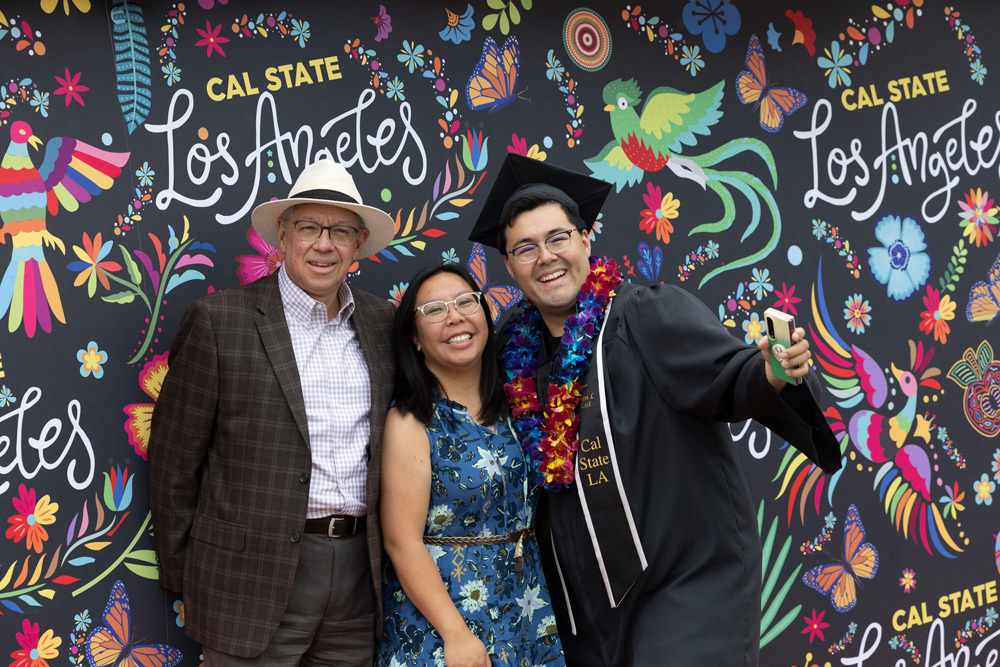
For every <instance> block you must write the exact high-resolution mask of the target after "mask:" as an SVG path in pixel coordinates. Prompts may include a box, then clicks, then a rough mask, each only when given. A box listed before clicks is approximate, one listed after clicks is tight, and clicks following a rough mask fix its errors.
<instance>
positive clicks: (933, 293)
mask: <svg viewBox="0 0 1000 667" xmlns="http://www.w3.org/2000/svg"><path fill="white" fill-rule="evenodd" d="M923 301H924V306H925V307H926V308H927V310H925V311H924V312H922V313H920V330H921V331H923V332H924V333H925V334H931V333H933V334H934V340H936V341H937V342H939V343H942V344H944V343H947V342H948V334H949V333H950V332H951V327H949V326H948V322H950V321H951V320H953V319H955V307H956V305H957V304H956V303H955V302H954V301H952V300H951V296H949V295H947V294H945V295H944V296H941V292H940V291H938V290H936V289H934V288H933V287H931V286H930V285H928V286H927V294H925V295H924V296H923Z"/></svg>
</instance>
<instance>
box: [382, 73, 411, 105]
mask: <svg viewBox="0 0 1000 667" xmlns="http://www.w3.org/2000/svg"><path fill="white" fill-rule="evenodd" d="M385 85H386V88H388V89H389V92H388V93H387V94H388V96H389V99H392V100H399V101H400V102H402V101H403V100H405V99H406V95H404V94H403V82H402V81H400V80H399V77H398V76H396V77H393V79H392V81H387V82H386V84H385Z"/></svg>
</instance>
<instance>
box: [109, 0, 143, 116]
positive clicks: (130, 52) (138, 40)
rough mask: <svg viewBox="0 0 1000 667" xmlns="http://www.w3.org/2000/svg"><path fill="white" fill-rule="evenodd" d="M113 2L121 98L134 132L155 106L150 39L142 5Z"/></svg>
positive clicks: (120, 101) (123, 111)
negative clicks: (153, 101)
mask: <svg viewBox="0 0 1000 667" xmlns="http://www.w3.org/2000/svg"><path fill="white" fill-rule="evenodd" d="M112 6H113V9H112V10H111V23H112V31H113V33H114V42H115V44H114V48H115V73H116V74H115V79H116V81H117V82H118V102H119V104H121V108H122V114H123V115H124V116H125V123H126V125H127V126H128V133H129V134H132V132H134V131H135V129H136V128H137V127H139V126H140V125H142V124H143V123H144V122H145V121H146V116H148V115H149V109H150V106H152V93H151V92H150V90H149V86H150V85H151V83H152V81H151V79H150V75H151V70H150V67H149V63H150V61H149V42H148V41H147V40H146V27H145V25H144V24H145V20H144V19H143V17H142V7H140V6H139V5H136V4H133V3H130V2H127V0H113V2H112Z"/></svg>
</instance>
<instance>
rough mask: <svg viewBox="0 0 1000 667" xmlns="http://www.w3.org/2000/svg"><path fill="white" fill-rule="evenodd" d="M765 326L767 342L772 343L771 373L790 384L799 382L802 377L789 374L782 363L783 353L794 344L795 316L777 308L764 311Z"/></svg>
mask: <svg viewBox="0 0 1000 667" xmlns="http://www.w3.org/2000/svg"><path fill="white" fill-rule="evenodd" d="M764 326H765V328H766V329H767V342H768V343H769V344H770V346H771V349H770V354H769V355H768V356H769V357H770V360H771V374H772V375H774V377H776V378H778V379H780V380H784V381H785V382H787V383H789V384H795V385H797V384H799V383H800V382H802V378H794V377H791V376H789V375H788V369H787V368H784V367H783V366H782V365H781V356H780V355H781V353H782V352H784V351H785V350H787V349H788V348H790V347H791V346H792V344H793V341H792V332H793V331H795V317H793V316H792V315H789V314H788V313H784V312H782V311H780V310H778V309H776V308H768V309H767V310H765V311H764Z"/></svg>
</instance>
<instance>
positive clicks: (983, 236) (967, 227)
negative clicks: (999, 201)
mask: <svg viewBox="0 0 1000 667" xmlns="http://www.w3.org/2000/svg"><path fill="white" fill-rule="evenodd" d="M958 207H959V208H961V209H962V212H961V213H959V214H958V215H959V217H960V218H962V222H960V223H958V224H959V226H960V227H961V228H962V229H963V232H962V233H963V234H964V235H965V236H968V237H969V243H975V244H976V247H977V248H978V247H979V246H980V245H984V246H985V245H986V244H987V243H989V242H990V241H992V240H993V235H994V234H996V233H997V227H998V225H1000V219H998V218H997V212H1000V208H998V207H996V206H994V205H993V200H992V199H990V193H989V192H983V190H982V188H976V189H975V190H969V193H968V194H967V195H965V201H964V202H962V201H960V202H958Z"/></svg>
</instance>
